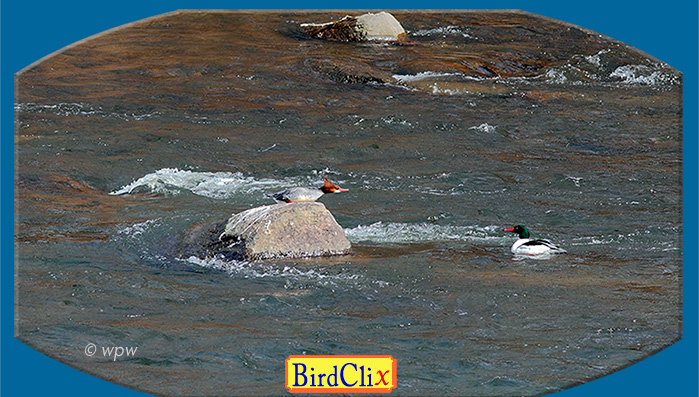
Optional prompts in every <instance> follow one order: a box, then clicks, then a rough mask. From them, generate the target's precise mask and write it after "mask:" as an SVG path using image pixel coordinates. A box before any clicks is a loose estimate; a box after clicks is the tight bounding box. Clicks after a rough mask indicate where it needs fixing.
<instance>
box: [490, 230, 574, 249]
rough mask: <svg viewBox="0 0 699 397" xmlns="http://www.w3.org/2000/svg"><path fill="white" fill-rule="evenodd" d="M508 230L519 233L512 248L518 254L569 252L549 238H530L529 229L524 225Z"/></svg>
mask: <svg viewBox="0 0 699 397" xmlns="http://www.w3.org/2000/svg"><path fill="white" fill-rule="evenodd" d="M504 231H506V232H512V233H518V234H519V239H518V240H517V241H515V243H514V244H512V248H510V250H511V251H512V253H513V254H517V255H542V254H567V253H568V252H567V251H566V250H564V249H563V248H560V247H558V246H556V245H554V244H553V243H552V242H550V241H548V240H541V239H539V240H532V239H530V238H529V229H527V228H526V227H524V226H522V225H517V226H515V227H512V228H510V229H504Z"/></svg>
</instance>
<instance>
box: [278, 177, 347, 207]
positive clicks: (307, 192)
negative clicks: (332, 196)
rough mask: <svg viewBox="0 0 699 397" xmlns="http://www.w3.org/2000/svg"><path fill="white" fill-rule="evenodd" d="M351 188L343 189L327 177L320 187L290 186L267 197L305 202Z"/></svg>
mask: <svg viewBox="0 0 699 397" xmlns="http://www.w3.org/2000/svg"><path fill="white" fill-rule="evenodd" d="M348 190H349V189H343V188H341V187H339V186H337V185H336V184H334V183H332V182H330V180H329V179H328V178H325V180H324V183H323V186H322V187H320V188H314V187H290V188H288V189H284V190H282V191H281V192H277V193H271V194H270V193H268V194H266V196H267V197H271V198H273V199H275V200H277V201H283V202H285V203H303V202H306V203H307V202H312V201H316V200H318V199H319V198H321V197H322V196H323V195H324V194H325V193H341V192H346V191H348Z"/></svg>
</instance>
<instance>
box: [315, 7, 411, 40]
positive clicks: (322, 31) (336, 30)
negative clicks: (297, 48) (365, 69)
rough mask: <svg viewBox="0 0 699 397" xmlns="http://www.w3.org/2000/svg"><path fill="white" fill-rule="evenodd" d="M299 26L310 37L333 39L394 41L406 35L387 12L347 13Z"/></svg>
mask: <svg viewBox="0 0 699 397" xmlns="http://www.w3.org/2000/svg"><path fill="white" fill-rule="evenodd" d="M301 28H302V29H303V30H304V31H305V32H306V33H307V34H308V35H310V36H312V37H315V38H318V39H324V40H333V41H347V42H359V41H367V40H380V41H394V40H403V39H405V38H406V37H407V35H406V33H405V29H403V26H401V24H400V22H398V20H396V18H395V17H394V16H393V15H391V14H389V13H387V12H379V13H377V14H372V13H368V14H363V15H360V16H357V17H353V16H349V15H348V16H346V17H344V18H342V19H340V20H339V21H333V22H328V23H304V24H301Z"/></svg>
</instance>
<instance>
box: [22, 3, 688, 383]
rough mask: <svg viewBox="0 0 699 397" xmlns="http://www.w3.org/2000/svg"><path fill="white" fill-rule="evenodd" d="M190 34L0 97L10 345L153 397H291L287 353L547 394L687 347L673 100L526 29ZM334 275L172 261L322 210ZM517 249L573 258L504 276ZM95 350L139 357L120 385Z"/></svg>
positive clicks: (601, 53) (88, 53)
mask: <svg viewBox="0 0 699 397" xmlns="http://www.w3.org/2000/svg"><path fill="white" fill-rule="evenodd" d="M342 15H344V14H343V13H328V14H319V13H305V12H302V11H298V12H287V13H280V12H276V13H260V12H257V13H255V12H252V13H245V12H184V13H174V14H170V15H166V16H163V17H158V18H153V19H150V20H147V21H143V22H139V23H136V24H133V25H131V26H127V27H124V28H122V29H119V30H116V31H113V32H111V33H109V34H106V35H102V36H99V37H97V38H93V39H91V40H88V41H85V42H83V43H81V44H79V45H77V46H74V47H71V48H69V49H67V50H65V51H63V52H62V53H60V54H57V55H55V56H53V57H51V58H48V59H46V60H44V61H42V62H41V63H38V64H36V65H32V66H31V67H29V68H27V69H26V70H24V71H22V73H20V74H18V76H17V96H16V105H15V109H16V155H17V179H16V190H17V229H16V253H17V264H16V273H17V307H16V316H17V320H16V333H17V337H18V338H20V339H21V340H22V341H24V342H25V343H27V344H29V345H30V346H32V347H34V348H36V349H37V350H39V351H41V352H43V353H45V354H47V355H49V356H51V357H54V358H55V359H57V360H59V361H61V362H64V363H66V364H68V365H71V366H73V367H76V368H78V369H80V370H82V371H85V372H88V373H91V374H94V375H96V376H98V377H100V378H104V379H107V380H110V381H112V382H115V383H119V384H123V385H127V386H129V387H132V388H135V389H138V390H142V391H146V392H150V393H157V394H182V395H229V394H234V395H239V394H246V395H247V394H252V393H259V394H284V393H286V392H287V391H286V389H285V388H284V360H285V359H286V358H287V357H288V356H289V355H297V354H333V355H334V354H390V355H392V356H393V357H395V358H396V359H397V360H398V388H397V389H396V390H394V391H393V393H396V394H400V395H427V394H448V395H475V396H493V395H539V394H545V393H550V392H554V391H557V390H560V389H563V388H568V387H571V386H574V385H576V384H580V383H583V382H586V381H589V380H591V379H595V378H597V377H600V376H603V375H605V374H608V373H610V372H613V371H615V370H617V369H620V368H622V367H625V366H627V365H630V364H631V363H634V362H636V361H638V360H641V359H643V358H645V357H647V356H649V355H650V354H653V353H655V352H657V351H658V350H660V349H662V348H664V347H667V346H669V345H670V344H672V343H673V342H675V341H677V340H678V339H679V338H680V337H681V333H680V332H681V321H682V319H681V303H680V300H681V280H682V267H681V263H682V262H681V261H682V245H681V234H682V223H681V208H682V201H681V196H682V195H681V193H682V186H681V169H682V151H681V148H682V146H681V145H682V131H681V125H682V121H681V111H682V108H681V90H682V86H681V75H680V74H679V72H677V71H675V70H674V69H672V68H671V67H669V66H668V65H666V64H664V63H662V62H660V61H658V60H655V59H653V58H650V57H648V56H647V55H645V54H642V53H639V52H638V51H636V50H634V49H632V48H629V47H627V46H625V45H624V44H621V43H618V42H616V41H614V40H611V39H609V38H606V37H603V36H600V35H597V34H594V33H593V32H588V31H585V30H583V29H580V28H576V27H573V26H569V25H566V24H563V23H559V22H556V21H552V20H548V19H544V18H539V17H535V16H532V15H530V14H525V13H500V12H462V13H417V12H415V13H411V12H405V13H395V14H394V15H395V16H396V17H397V18H398V20H400V21H401V23H402V24H403V26H404V27H405V29H406V31H407V33H408V35H409V39H410V42H409V43H407V44H405V45H396V44H391V43H338V42H328V41H320V40H314V39H310V38H308V37H306V36H305V35H304V34H303V32H301V30H300V29H299V24H300V23H304V22H325V21H328V20H331V19H333V18H337V17H341V16H342ZM324 176H328V177H329V178H330V179H331V180H332V181H334V182H336V183H337V184H339V185H340V186H342V187H345V188H349V192H347V193H342V194H334V195H326V196H325V197H323V198H322V199H321V201H322V202H323V203H324V204H325V205H326V207H327V208H328V209H329V210H330V211H331V212H332V213H333V215H334V216H335V217H336V219H337V221H338V222H339V224H340V225H341V226H342V227H343V228H344V229H345V232H346V235H347V237H348V239H349V240H350V241H351V242H352V254H351V255H347V256H339V257H324V258H312V259H293V260H291V259H288V260H287V259H280V260H265V261H248V262H242V261H241V262H238V261H225V260H222V259H220V258H195V257H183V256H181V255H178V249H177V247H178V244H179V241H180V240H181V239H182V238H183V237H184V236H185V235H186V234H187V233H188V231H190V230H191V229H192V228H193V227H195V226H197V225H200V224H202V223H205V222H209V221H211V220H220V219H224V218H226V217H227V216H229V215H230V214H232V213H236V212H240V211H242V210H246V209H249V208H253V207H256V206H260V205H267V204H271V203H272V202H271V201H270V200H269V198H267V197H265V196H264V193H267V192H274V191H278V190H281V189H282V188H285V187H289V186H306V185H318V184H319V183H321V182H322V179H323V177H324ZM517 224H523V225H526V226H528V227H529V229H530V230H531V231H532V233H533V237H539V238H549V239H551V240H553V241H554V242H555V243H557V244H558V245H560V246H562V247H563V248H565V249H566V250H567V251H568V252H569V254H567V255H556V256H553V257H549V258H522V257H516V256H513V255H512V254H511V253H510V250H509V247H510V245H511V244H512V243H513V242H514V240H515V239H516V236H514V235H512V234H511V233H505V232H503V231H502V229H504V228H506V227H512V226H514V225H517ZM88 343H94V344H95V345H96V346H97V347H98V348H99V349H101V348H102V347H115V346H123V347H137V351H136V353H135V354H134V355H132V356H130V357H127V356H122V357H118V359H116V361H115V360H113V359H112V358H111V357H104V354H102V350H97V351H98V354H96V355H94V356H87V355H86V354H85V348H86V345H87V344H88Z"/></svg>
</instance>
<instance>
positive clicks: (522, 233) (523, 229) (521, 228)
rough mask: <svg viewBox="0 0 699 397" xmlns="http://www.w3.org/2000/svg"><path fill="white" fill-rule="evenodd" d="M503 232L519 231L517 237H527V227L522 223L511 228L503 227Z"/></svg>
mask: <svg viewBox="0 0 699 397" xmlns="http://www.w3.org/2000/svg"><path fill="white" fill-rule="evenodd" d="M504 231H505V232H512V233H519V238H529V229H527V228H526V227H524V226H522V225H517V226H515V227H513V228H512V229H505V230H504Z"/></svg>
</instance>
